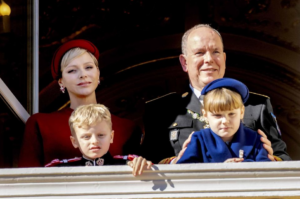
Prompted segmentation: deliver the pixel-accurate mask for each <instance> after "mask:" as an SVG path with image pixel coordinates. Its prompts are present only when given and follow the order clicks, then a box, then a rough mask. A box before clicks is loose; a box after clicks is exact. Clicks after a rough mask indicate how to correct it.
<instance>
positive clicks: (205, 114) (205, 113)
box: [202, 109, 207, 118]
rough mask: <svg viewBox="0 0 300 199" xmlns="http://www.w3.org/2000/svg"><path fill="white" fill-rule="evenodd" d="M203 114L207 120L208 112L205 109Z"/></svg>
mask: <svg viewBox="0 0 300 199" xmlns="http://www.w3.org/2000/svg"><path fill="white" fill-rule="evenodd" d="M202 114H203V116H204V117H205V118H207V112H206V111H205V110H204V109H202Z"/></svg>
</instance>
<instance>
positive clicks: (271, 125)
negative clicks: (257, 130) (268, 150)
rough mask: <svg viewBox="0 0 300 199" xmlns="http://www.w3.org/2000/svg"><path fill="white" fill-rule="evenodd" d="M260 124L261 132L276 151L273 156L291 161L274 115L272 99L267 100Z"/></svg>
mask: <svg viewBox="0 0 300 199" xmlns="http://www.w3.org/2000/svg"><path fill="white" fill-rule="evenodd" d="M260 123H261V126H262V129H261V130H262V131H263V132H264V133H265V134H266V135H267V137H268V139H269V140H270V141H271V143H272V148H273V151H274V154H273V155H276V156H278V157H280V158H281V159H282V160H291V158H290V157H289V155H288V153H287V151H286V148H287V147H286V144H285V142H284V141H283V140H282V139H281V132H280V129H279V126H278V124H277V121H276V118H275V116H274V114H273V108H272V105H271V102H270V99H267V100H266V103H265V104H264V105H263V108H262V111H261V115H260Z"/></svg>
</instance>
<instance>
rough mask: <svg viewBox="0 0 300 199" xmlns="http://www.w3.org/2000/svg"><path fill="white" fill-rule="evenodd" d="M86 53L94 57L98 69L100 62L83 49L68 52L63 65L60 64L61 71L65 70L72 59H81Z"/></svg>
mask: <svg viewBox="0 0 300 199" xmlns="http://www.w3.org/2000/svg"><path fill="white" fill-rule="evenodd" d="M86 52H87V53H89V55H90V56H91V57H92V59H93V61H94V63H95V65H96V66H97V67H98V60H97V59H96V57H95V56H94V55H93V54H92V53H91V52H89V51H87V50H86V49H83V48H72V49H71V50H69V51H68V52H66V54H64V56H63V58H62V60H61V64H60V65H61V68H60V71H61V72H62V71H63V69H64V68H65V67H66V66H67V65H68V64H69V63H70V62H71V61H72V59H74V58H76V57H79V56H81V55H83V54H84V53H86Z"/></svg>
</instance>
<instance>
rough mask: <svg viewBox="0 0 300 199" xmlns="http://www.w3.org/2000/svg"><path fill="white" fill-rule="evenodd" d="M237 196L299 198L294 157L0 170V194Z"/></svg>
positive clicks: (299, 164) (297, 164)
mask: <svg viewBox="0 0 300 199" xmlns="http://www.w3.org/2000/svg"><path fill="white" fill-rule="evenodd" d="M239 197H243V198H298V197H300V161H290V162H264V163H259V162H256V163H238V164H233V163H227V164H224V163H219V164H185V165H154V166H153V170H149V171H145V172H144V174H143V175H141V176H138V177H134V176H133V175H132V174H131V169H130V168H129V167H128V166H103V167H60V168H27V169H1V170H0V198H43V199H45V198H51V199H53V198H239Z"/></svg>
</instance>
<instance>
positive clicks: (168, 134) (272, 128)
mask: <svg viewBox="0 0 300 199" xmlns="http://www.w3.org/2000/svg"><path fill="white" fill-rule="evenodd" d="M201 109H202V107H201V104H200V101H199V99H198V98H197V97H196V95H195V94H194V93H193V92H192V91H189V92H187V93H185V94H183V95H182V96H181V95H179V94H177V93H170V94H167V95H165V96H162V97H160V98H157V99H154V100H152V101H149V102H147V103H146V107H145V114H144V125H145V138H144V141H143V143H142V148H141V150H142V151H141V153H142V154H141V155H142V156H143V157H145V158H146V159H147V160H151V161H152V162H153V163H158V162H159V161H161V160H162V159H164V158H168V157H172V156H177V155H178V153H179V152H180V150H181V148H182V144H183V143H184V141H185V140H186V139H187V138H188V136H189V135H190V133H191V132H193V131H199V130H201V129H203V126H204V125H205V123H204V122H201V121H200V120H199V119H194V118H193V117H192V114H191V113H188V111H187V110H190V111H192V112H194V113H198V114H199V115H202V114H200V113H201V111H200V110H201ZM272 112H273V110H272V105H271V103H270V99H269V98H268V97H265V96H261V95H257V94H253V93H250V96H249V99H248V101H247V103H246V104H245V115H244V120H243V122H244V124H245V126H247V127H249V128H251V129H253V130H254V131H257V130H258V129H261V130H262V131H263V132H264V133H265V134H266V135H267V137H268V139H269V140H270V141H271V142H272V148H273V150H274V155H276V156H278V157H280V158H281V159H283V160H290V157H289V155H288V154H287V152H286V144H285V143H284V142H283V141H282V140H281V135H280V132H279V127H278V125H277V123H276V121H275V119H274V118H273V117H272Z"/></svg>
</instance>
